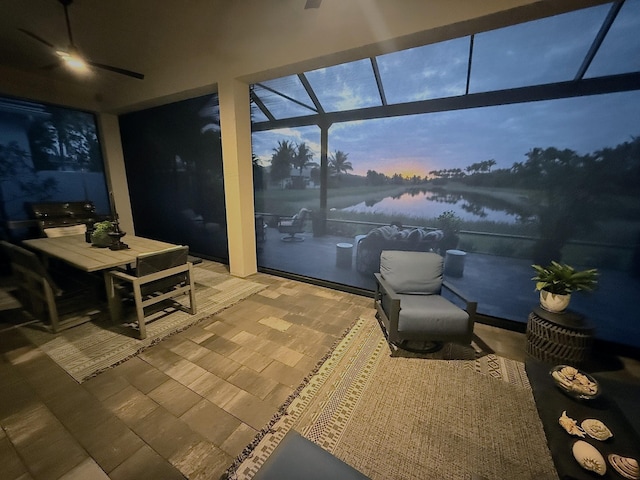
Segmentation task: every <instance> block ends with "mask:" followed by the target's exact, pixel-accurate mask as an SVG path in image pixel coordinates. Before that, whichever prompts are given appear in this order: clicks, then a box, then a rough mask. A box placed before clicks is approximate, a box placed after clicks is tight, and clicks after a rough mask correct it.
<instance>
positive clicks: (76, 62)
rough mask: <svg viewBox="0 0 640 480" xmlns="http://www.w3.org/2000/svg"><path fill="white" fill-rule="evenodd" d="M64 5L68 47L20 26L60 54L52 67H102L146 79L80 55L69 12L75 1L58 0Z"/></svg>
mask: <svg viewBox="0 0 640 480" xmlns="http://www.w3.org/2000/svg"><path fill="white" fill-rule="evenodd" d="M58 1H59V2H60V3H61V4H62V6H63V7H64V18H65V21H66V25H67V36H68V37H69V45H68V46H67V47H66V48H57V47H56V46H54V45H53V44H52V43H51V42H48V41H47V40H45V39H44V38H42V37H40V36H39V35H36V34H35V33H33V32H30V31H29V30H25V29H24V28H19V29H18V30H20V31H21V32H22V33H24V34H26V35H29V36H30V37H31V38H33V39H35V40H37V41H39V42H40V43H43V44H44V45H46V46H47V47H49V48H51V49H53V51H54V52H55V54H56V55H57V56H58V62H57V63H55V64H54V65H52V66H51V67H57V66H59V65H61V64H66V65H68V66H69V67H71V68H74V69H82V68H87V66H91V67H95V68H100V69H102V70H108V71H110V72H115V73H119V74H120V75H126V76H128V77H133V78H137V79H140V80H142V79H144V75H143V74H142V73H137V72H132V71H131V70H126V69H124V68H120V67H114V66H112V65H105V64H104V63H98V62H93V61H91V60H88V59H86V58H84V57H83V56H82V55H80V52H79V50H78V48H77V47H76V45H75V44H74V43H73V35H72V34H71V23H70V22H69V12H68V9H67V8H68V7H69V5H71V4H72V3H73V0H58Z"/></svg>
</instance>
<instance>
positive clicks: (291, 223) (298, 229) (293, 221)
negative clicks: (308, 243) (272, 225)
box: [278, 208, 311, 242]
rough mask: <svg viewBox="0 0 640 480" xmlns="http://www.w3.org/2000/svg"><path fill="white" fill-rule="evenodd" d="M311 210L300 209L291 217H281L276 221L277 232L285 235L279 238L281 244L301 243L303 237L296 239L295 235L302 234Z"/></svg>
mask: <svg viewBox="0 0 640 480" xmlns="http://www.w3.org/2000/svg"><path fill="white" fill-rule="evenodd" d="M309 213H311V210H308V209H306V208H301V209H300V211H299V212H298V213H296V214H295V215H294V216H293V217H282V218H280V220H278V231H279V232H280V233H286V234H287V235H285V236H283V237H281V240H282V241H283V242H303V241H304V238H303V237H296V233H304V224H305V223H306V221H307V219H308V218H309Z"/></svg>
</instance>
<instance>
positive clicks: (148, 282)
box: [107, 246, 196, 339]
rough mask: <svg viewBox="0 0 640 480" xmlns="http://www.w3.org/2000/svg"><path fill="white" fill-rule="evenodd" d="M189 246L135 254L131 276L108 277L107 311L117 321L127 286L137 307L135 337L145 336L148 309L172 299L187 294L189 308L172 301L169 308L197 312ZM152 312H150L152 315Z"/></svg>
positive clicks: (117, 272) (119, 273) (115, 273)
mask: <svg viewBox="0 0 640 480" xmlns="http://www.w3.org/2000/svg"><path fill="white" fill-rule="evenodd" d="M188 258H189V247H187V246H177V247H171V248H167V249H165V250H161V251H158V252H153V253H146V254H141V255H138V257H137V259H136V267H135V271H134V272H133V274H131V273H128V272H124V271H121V270H112V271H111V272H109V275H108V276H107V278H108V280H107V282H108V283H107V292H108V296H109V302H110V311H111V313H112V319H113V320H114V321H118V320H120V317H121V307H122V298H121V297H122V291H123V287H124V286H127V284H129V285H128V286H129V287H130V289H129V290H128V291H127V293H128V294H132V296H133V300H134V302H135V307H136V319H137V322H138V329H139V332H138V336H139V338H140V339H144V338H146V336H147V328H146V319H147V317H148V316H150V314H149V313H148V312H145V309H147V308H148V307H151V306H154V305H158V304H160V303H161V302H166V301H168V300H172V299H174V298H175V297H178V296H181V295H184V294H187V293H188V294H189V307H188V308H187V307H185V306H183V305H182V304H179V303H177V302H173V303H172V306H173V307H174V308H177V309H180V310H186V311H187V312H188V313H190V314H191V315H194V314H195V313H196V298H195V291H194V285H193V280H192V279H193V272H192V264H191V262H189V261H188ZM153 313H154V312H151V314H153Z"/></svg>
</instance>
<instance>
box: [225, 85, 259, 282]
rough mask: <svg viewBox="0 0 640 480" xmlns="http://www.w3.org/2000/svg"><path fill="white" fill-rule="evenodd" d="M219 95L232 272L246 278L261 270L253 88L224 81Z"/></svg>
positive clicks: (230, 266) (230, 267)
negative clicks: (253, 154) (253, 153)
mask: <svg viewBox="0 0 640 480" xmlns="http://www.w3.org/2000/svg"><path fill="white" fill-rule="evenodd" d="M218 95H219V100H220V128H221V134H222V159H223V168H224V191H225V207H226V212H227V236H228V240H229V269H230V272H231V274H232V275H235V276H238V277H246V276H249V275H251V274H254V273H256V272H257V271H258V263H257V258H256V236H255V214H254V203H253V202H254V199H253V165H252V162H251V115H250V104H249V85H248V84H246V83H243V82H240V81H238V80H235V79H224V80H221V81H220V82H219V83H218Z"/></svg>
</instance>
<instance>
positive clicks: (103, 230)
mask: <svg viewBox="0 0 640 480" xmlns="http://www.w3.org/2000/svg"><path fill="white" fill-rule="evenodd" d="M109 232H113V222H110V221H108V220H105V221H104V222H98V223H95V224H94V225H93V232H92V233H91V244H92V245H94V246H96V247H108V246H109V245H111V237H110V236H109Z"/></svg>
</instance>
